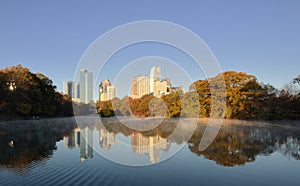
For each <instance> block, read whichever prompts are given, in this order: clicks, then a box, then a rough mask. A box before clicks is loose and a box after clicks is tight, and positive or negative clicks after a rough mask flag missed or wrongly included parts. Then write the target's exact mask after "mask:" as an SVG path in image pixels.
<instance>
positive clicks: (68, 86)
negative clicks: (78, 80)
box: [63, 81, 73, 97]
mask: <svg viewBox="0 0 300 186" xmlns="http://www.w3.org/2000/svg"><path fill="white" fill-rule="evenodd" d="M63 86H64V87H63V93H64V94H66V95H69V96H70V97H72V92H73V91H72V86H73V81H64V85H63Z"/></svg>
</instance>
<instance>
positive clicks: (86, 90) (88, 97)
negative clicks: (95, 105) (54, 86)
mask: <svg viewBox="0 0 300 186" xmlns="http://www.w3.org/2000/svg"><path fill="white" fill-rule="evenodd" d="M93 90H94V89H93V73H92V72H88V71H87V70H85V69H81V70H80V102H82V103H89V102H90V101H93Z"/></svg>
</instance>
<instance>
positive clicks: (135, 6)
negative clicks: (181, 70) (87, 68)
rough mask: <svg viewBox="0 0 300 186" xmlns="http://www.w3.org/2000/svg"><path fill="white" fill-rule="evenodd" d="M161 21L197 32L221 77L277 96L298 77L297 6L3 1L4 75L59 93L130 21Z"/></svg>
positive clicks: (0, 54) (0, 45)
mask: <svg viewBox="0 0 300 186" xmlns="http://www.w3.org/2000/svg"><path fill="white" fill-rule="evenodd" d="M149 19H155V20H164V21H170V22H174V23H177V24H179V25H182V26H184V27H187V28H188V29H190V30H192V31H193V32H195V33H196V34H197V35H198V36H200V37H201V38H202V39H203V40H204V41H205V42H206V43H207V44H208V46H209V47H210V48H211V49H212V51H213V52H214V54H215V56H216V57H217V59H218V62H219V64H220V66H221V69H222V70H223V71H228V70H235V71H243V72H247V73H250V74H253V75H255V76H257V77H258V80H259V81H263V82H265V83H270V84H272V85H274V86H275V87H277V88H281V87H283V85H284V84H285V83H287V82H289V81H290V80H291V79H292V78H294V77H296V76H297V75H298V74H300V24H299V23H300V1H298V0H294V1H289V0H286V1H285V0H281V1H276V0H273V1H268V0H264V1H260V0H258V1H254V0H251V1H250V0H249V1H240V0H237V1H232V0H229V1H221V0H220V1H196V0H195V1H176V0H169V1H161V0H157V1H156V0H152V1H141V0H137V1H76V0H72V1H71V0H69V1H67V0H64V1H59V0H57V1H37V0H36V1H31V0H26V1H15V0H2V1H0V25H1V27H0V28H1V29H0V61H1V63H0V64H1V65H0V68H3V67H6V66H11V65H16V64H22V65H23V66H26V67H29V68H30V69H31V70H32V71H35V72H42V73H44V74H45V75H47V76H49V77H50V78H51V79H53V80H54V83H55V84H56V85H57V86H58V90H62V82H63V81H64V80H71V79H73V76H74V72H75V69H76V67H77V64H78V62H79V60H80V57H81V56H82V54H83V53H84V51H85V50H86V49H87V47H88V46H89V45H90V44H91V43H92V42H93V41H94V40H95V39H97V38H98V37H99V36H101V35H102V34H104V33H105V32H107V31H109V30H110V29H112V28H114V27H116V26H119V25H121V24H125V23H128V22H132V21H139V20H149Z"/></svg>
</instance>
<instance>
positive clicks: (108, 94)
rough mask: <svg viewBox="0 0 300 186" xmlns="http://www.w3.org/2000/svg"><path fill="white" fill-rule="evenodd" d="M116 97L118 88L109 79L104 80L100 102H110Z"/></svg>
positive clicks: (100, 88)
mask: <svg viewBox="0 0 300 186" xmlns="http://www.w3.org/2000/svg"><path fill="white" fill-rule="evenodd" d="M115 97H116V87H115V86H113V85H112V84H111V82H110V81H109V80H108V79H104V80H103V81H102V82H101V84H100V85H99V100H100V101H108V100H112V99H113V98H115Z"/></svg>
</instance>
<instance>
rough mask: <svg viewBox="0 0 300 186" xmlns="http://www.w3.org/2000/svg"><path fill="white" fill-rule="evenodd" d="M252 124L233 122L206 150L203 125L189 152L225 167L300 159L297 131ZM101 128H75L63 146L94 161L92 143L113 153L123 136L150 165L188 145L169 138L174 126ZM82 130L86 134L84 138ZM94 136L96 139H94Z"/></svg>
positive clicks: (176, 138) (117, 126)
mask: <svg viewBox="0 0 300 186" xmlns="http://www.w3.org/2000/svg"><path fill="white" fill-rule="evenodd" d="M235 122H236V121H235ZM245 123H246V125H244V124H245ZM249 124H251V122H244V123H243V124H240V125H239V124H238V123H234V122H233V124H232V125H225V126H223V128H222V129H221V131H220V132H219V134H218V135H217V137H216V139H215V140H214V142H213V143H212V144H211V145H210V146H209V148H208V149H206V150H205V151H200V150H199V143H200V140H201V137H202V135H203V132H204V126H203V125H201V124H200V125H198V127H197V129H196V131H195V132H194V134H193V135H192V137H191V138H190V139H189V141H188V149H189V150H190V151H191V152H193V153H194V154H196V155H198V156H203V157H205V158H207V159H210V160H213V161H215V162H216V163H217V164H219V165H222V166H235V165H244V164H246V163H247V162H253V161H255V159H256V156H258V155H270V154H272V153H274V152H279V153H281V154H283V155H284V156H287V157H289V158H294V159H296V160H299V159H300V141H299V136H300V135H299V134H300V132H299V129H298V128H296V127H284V126H282V127H278V126H270V125H266V126H264V125H252V124H251V125H249ZM101 126H102V125H97V124H96V125H95V124H94V125H91V126H89V127H85V128H84V129H81V130H80V129H79V128H76V129H74V131H73V133H71V134H70V135H69V136H65V137H64V146H65V147H68V148H74V147H78V148H80V160H81V161H83V160H85V159H87V158H93V148H92V145H93V144H94V145H98V146H99V147H100V148H101V149H103V150H104V151H112V150H111V148H112V147H113V146H116V148H117V144H118V143H120V141H119V140H118V136H123V137H125V138H127V139H129V140H130V142H129V145H130V146H131V151H132V153H134V154H137V155H138V156H143V155H145V156H147V157H148V160H149V161H150V163H158V162H160V161H161V155H162V154H164V153H167V152H168V151H169V150H170V148H171V147H172V143H175V144H182V143H185V142H186V141H184V140H182V138H181V136H172V137H169V136H170V134H171V133H172V131H173V129H172V127H170V128H168V130H163V129H164V127H158V128H156V129H154V130H152V131H148V132H138V131H135V130H131V129H129V128H127V127H125V126H122V124H120V123H118V122H116V123H109V124H104V126H105V127H103V126H102V127H101ZM80 131H84V135H83V134H82V132H81V133H80ZM95 134H96V137H95V138H93V135H95ZM85 139H87V141H86V140H85ZM93 139H94V140H95V139H96V140H97V142H94V141H93ZM80 142H81V143H80ZM66 143H67V145H66ZM70 144H71V145H70ZM94 148H95V146H94Z"/></svg>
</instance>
